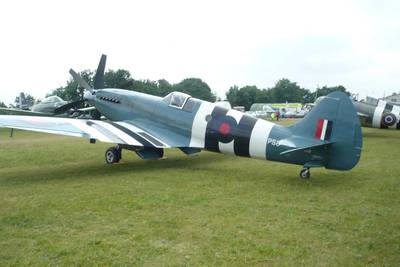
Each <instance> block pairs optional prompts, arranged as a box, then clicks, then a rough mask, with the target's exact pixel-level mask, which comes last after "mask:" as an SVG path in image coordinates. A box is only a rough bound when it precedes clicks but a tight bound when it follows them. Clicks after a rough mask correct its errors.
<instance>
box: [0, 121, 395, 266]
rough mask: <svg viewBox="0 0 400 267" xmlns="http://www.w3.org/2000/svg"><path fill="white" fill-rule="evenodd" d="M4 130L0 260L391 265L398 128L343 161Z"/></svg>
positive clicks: (369, 139) (373, 133)
mask: <svg viewBox="0 0 400 267" xmlns="http://www.w3.org/2000/svg"><path fill="white" fill-rule="evenodd" d="M14 135H15V136H14V138H12V139H10V138H8V131H4V130H1V131H0V266H10V265H11V266H12V265H14V266H28V265H29V266H46V265H64V266H70V265H84V266H122V265H129V266H131V265H138V266H166V265H167V266H176V265H190V266H193V265H194V266H198V265H201V266H204V265H207V266H232V265H241V266H244V265H250V266H265V265H275V266H287V265H290V266H292V265H296V266H298V265H306V266H310V265H316V266H349V265H351V266H364V265H374V266H396V265H397V266H398V265H399V264H400V177H399V176H400V164H399V159H400V131H385V130H377V129H365V128H364V129H363V135H364V150H363V155H362V159H361V162H360V163H359V165H358V166H357V167H356V168H355V169H353V170H352V171H350V172H336V171H327V170H324V169H313V170H312V178H311V180H309V181H304V180H300V179H299V178H298V173H299V171H300V166H293V165H285V164H279V163H273V162H267V161H261V160H251V159H246V158H235V157H230V156H224V155H220V154H213V153H208V152H202V153H201V154H200V155H199V156H195V157H187V156H185V155H184V154H182V153H181V152H180V151H177V150H167V151H166V156H167V158H166V159H164V160H159V161H143V160H140V159H139V158H138V157H137V156H136V155H135V154H134V153H130V152H124V155H123V156H124V159H123V161H122V162H121V163H120V164H117V165H113V166H108V165H106V164H105V163H104V159H103V157H104V151H105V149H106V148H107V147H108V146H109V145H107V144H102V143H97V144H96V145H90V144H89V143H88V142H87V141H85V140H82V139H78V138H68V137H60V136H54V135H46V134H38V133H31V132H22V131H16V132H15V133H14Z"/></svg>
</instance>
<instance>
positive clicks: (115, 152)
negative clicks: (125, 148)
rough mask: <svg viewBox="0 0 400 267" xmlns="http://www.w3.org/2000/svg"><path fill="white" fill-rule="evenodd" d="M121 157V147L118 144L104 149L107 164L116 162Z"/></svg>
mask: <svg viewBox="0 0 400 267" xmlns="http://www.w3.org/2000/svg"><path fill="white" fill-rule="evenodd" d="M121 158H122V149H121V148H120V147H118V146H116V147H110V148H109V149H107V150H106V153H105V159H106V162H107V164H113V163H117V162H119V161H120V160H121Z"/></svg>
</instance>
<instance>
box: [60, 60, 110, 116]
mask: <svg viewBox="0 0 400 267" xmlns="http://www.w3.org/2000/svg"><path fill="white" fill-rule="evenodd" d="M106 60H107V56H106V55H101V58H100V62H99V65H98V67H97V70H96V74H95V76H94V88H92V87H90V85H89V84H88V83H87V82H86V81H85V80H84V79H83V78H82V77H81V76H80V75H79V74H78V73H76V72H75V71H74V70H73V69H70V70H69V73H70V74H71V75H72V77H73V79H74V80H75V81H76V82H77V83H78V84H79V85H80V86H82V87H83V88H85V93H84V95H83V99H81V100H78V101H74V102H70V103H67V104H65V105H63V106H61V107H58V108H56V109H55V110H54V112H55V114H61V113H65V112H67V111H68V110H70V109H73V108H76V107H78V106H79V105H81V104H82V103H85V102H86V101H89V102H90V101H91V100H94V95H95V94H96V90H94V89H102V88H104V71H105V67H106ZM96 111H97V110H96ZM95 113H96V112H95ZM97 113H99V112H98V111H97ZM97 115H99V114H97ZM96 117H98V116H96Z"/></svg>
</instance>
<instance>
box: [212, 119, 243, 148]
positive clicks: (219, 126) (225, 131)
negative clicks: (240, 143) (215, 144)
mask: <svg viewBox="0 0 400 267" xmlns="http://www.w3.org/2000/svg"><path fill="white" fill-rule="evenodd" d="M209 127H210V128H211V130H212V133H213V135H214V137H215V139H216V140H217V141H219V142H221V143H229V142H231V141H232V140H233V138H234V136H235V129H236V128H237V122H236V120H235V119H234V118H233V117H231V116H218V117H214V118H213V119H212V120H211V121H210V125H209Z"/></svg>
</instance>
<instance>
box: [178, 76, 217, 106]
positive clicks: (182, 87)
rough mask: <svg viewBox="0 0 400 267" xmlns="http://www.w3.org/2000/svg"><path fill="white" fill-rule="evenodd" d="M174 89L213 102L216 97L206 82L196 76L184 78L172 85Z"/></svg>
mask: <svg viewBox="0 0 400 267" xmlns="http://www.w3.org/2000/svg"><path fill="white" fill-rule="evenodd" d="M174 91H179V92H183V93H186V94H189V95H191V96H193V97H196V98H199V99H203V100H206V101H210V102H214V101H215V99H216V97H215V95H213V93H212V92H211V89H210V87H209V86H208V84H206V83H205V82H203V81H202V80H201V79H198V78H188V79H184V80H183V81H181V82H180V83H177V84H175V85H174Z"/></svg>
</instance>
